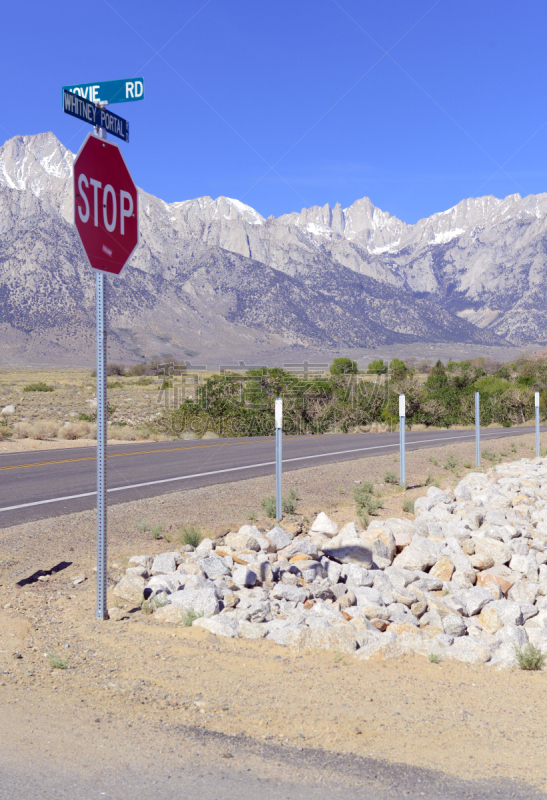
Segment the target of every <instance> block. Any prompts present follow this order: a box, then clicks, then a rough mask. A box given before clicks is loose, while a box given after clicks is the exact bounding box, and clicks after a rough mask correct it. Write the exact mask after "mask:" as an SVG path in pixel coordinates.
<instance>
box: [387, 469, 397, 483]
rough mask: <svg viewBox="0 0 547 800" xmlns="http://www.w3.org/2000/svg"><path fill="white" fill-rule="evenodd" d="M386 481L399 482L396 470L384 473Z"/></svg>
mask: <svg viewBox="0 0 547 800" xmlns="http://www.w3.org/2000/svg"><path fill="white" fill-rule="evenodd" d="M384 483H393V484H397V483H399V478H398V477H397V475H396V474H395V473H394V472H391V470H388V471H387V472H386V473H385V475H384Z"/></svg>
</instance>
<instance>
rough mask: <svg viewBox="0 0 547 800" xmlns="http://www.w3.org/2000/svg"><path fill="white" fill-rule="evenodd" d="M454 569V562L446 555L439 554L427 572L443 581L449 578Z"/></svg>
mask: <svg viewBox="0 0 547 800" xmlns="http://www.w3.org/2000/svg"><path fill="white" fill-rule="evenodd" d="M455 569H456V567H455V566H454V562H453V561H451V560H450V559H449V558H448V556H441V557H440V558H439V560H438V561H437V563H436V564H434V565H433V566H432V567H431V569H430V571H429V574H430V575H433V577H434V578H438V579H439V580H440V581H443V583H444V582H446V581H449V580H450V578H451V577H452V574H453V572H454V570H455Z"/></svg>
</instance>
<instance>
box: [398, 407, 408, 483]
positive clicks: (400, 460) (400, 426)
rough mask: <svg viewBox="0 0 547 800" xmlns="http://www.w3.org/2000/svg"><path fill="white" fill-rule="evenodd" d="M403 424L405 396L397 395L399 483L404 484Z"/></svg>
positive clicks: (404, 423) (404, 419)
mask: <svg viewBox="0 0 547 800" xmlns="http://www.w3.org/2000/svg"><path fill="white" fill-rule="evenodd" d="M405 426H406V408H405V396H404V394H400V395H399V462H400V464H399V466H400V480H399V482H400V484H401V486H406V464H405Z"/></svg>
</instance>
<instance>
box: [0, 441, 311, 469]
mask: <svg viewBox="0 0 547 800" xmlns="http://www.w3.org/2000/svg"><path fill="white" fill-rule="evenodd" d="M307 438H309V437H307V436H293V437H292V439H307ZM265 441H266V440H265V439H256V440H254V441H246V442H224V443H222V444H220V443H219V444H191V445H187V446H186V447H165V448H162V449H161V450H135V452H133V453H109V455H108V456H107V458H122V457H124V456H147V455H150V454H151V453H171V452H173V451H174V450H181V451H185V450H200V449H203V448H208V447H232V446H233V445H237V444H263V443H264V442H265ZM273 442H274V439H273V438H272V444H273ZM96 460H97V457H96V456H81V457H80V458H63V459H60V460H59V461H38V462H37V463H35V464H12V465H10V466H8V467H0V471H2V470H5V469H29V468H30V467H49V466H51V465H52V464H72V463H74V462H76V461H96Z"/></svg>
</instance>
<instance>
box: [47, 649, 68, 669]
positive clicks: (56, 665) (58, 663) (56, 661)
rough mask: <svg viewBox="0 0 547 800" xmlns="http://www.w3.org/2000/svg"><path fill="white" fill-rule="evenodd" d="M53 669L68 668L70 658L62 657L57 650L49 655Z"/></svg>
mask: <svg viewBox="0 0 547 800" xmlns="http://www.w3.org/2000/svg"><path fill="white" fill-rule="evenodd" d="M48 660H49V666H50V667H51V669H68V658H61V656H59V655H57V653H56V652H55V650H54V651H53V652H51V653H49V655H48Z"/></svg>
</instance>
